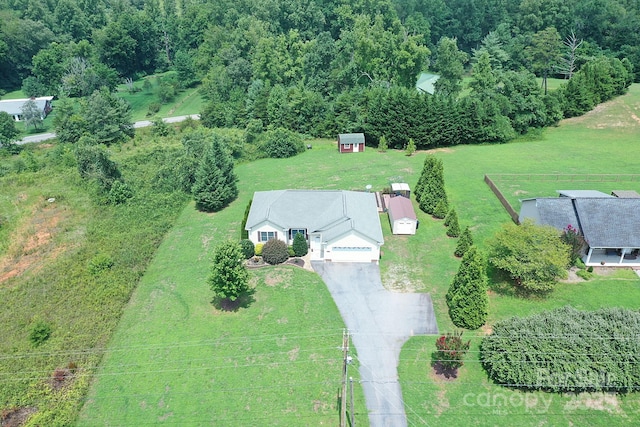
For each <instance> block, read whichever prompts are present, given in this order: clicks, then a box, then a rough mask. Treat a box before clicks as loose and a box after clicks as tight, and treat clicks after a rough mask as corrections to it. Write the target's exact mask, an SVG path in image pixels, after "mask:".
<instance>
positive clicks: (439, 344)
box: [433, 332, 471, 370]
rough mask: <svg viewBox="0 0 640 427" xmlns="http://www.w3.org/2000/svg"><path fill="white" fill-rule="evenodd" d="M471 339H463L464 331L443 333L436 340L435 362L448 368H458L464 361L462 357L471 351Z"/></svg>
mask: <svg viewBox="0 0 640 427" xmlns="http://www.w3.org/2000/svg"><path fill="white" fill-rule="evenodd" d="M470 344H471V341H467V342H464V341H462V332H454V333H450V332H447V334H446V335H441V336H440V337H439V338H438V339H437V340H436V348H437V349H438V350H437V351H436V354H435V357H436V359H435V360H433V362H434V363H437V364H440V365H442V366H443V367H445V368H448V369H454V370H456V369H458V368H459V367H461V366H462V365H464V362H463V361H462V359H463V358H464V355H465V354H466V353H467V351H469V346H470Z"/></svg>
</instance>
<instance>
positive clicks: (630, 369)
mask: <svg viewBox="0 0 640 427" xmlns="http://www.w3.org/2000/svg"><path fill="white" fill-rule="evenodd" d="M639 335H640V312H639V311H637V310H629V309H624V308H604V309H600V310H597V311H579V310H576V309H575V308H573V307H564V308H559V309H555V310H550V311H543V312H541V313H538V314H536V315H533V316H528V317H512V318H510V319H506V320H503V321H500V322H497V323H496V324H495V325H494V326H493V332H492V333H491V335H489V336H487V337H485V338H483V340H482V343H481V345H480V359H481V361H482V365H483V367H484V369H485V370H486V371H487V374H488V375H489V378H491V379H492V380H493V381H494V382H495V383H497V384H500V385H503V386H508V387H512V388H518V389H523V390H544V391H551V392H557V393H580V392H617V393H627V392H632V391H637V389H638V388H639V387H640V369H638V354H640V340H638V339H636V337H638V336H639Z"/></svg>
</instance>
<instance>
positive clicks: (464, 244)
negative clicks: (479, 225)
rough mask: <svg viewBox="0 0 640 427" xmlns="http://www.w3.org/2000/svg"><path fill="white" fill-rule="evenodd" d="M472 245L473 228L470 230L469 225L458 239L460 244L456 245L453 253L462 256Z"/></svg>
mask: <svg viewBox="0 0 640 427" xmlns="http://www.w3.org/2000/svg"><path fill="white" fill-rule="evenodd" d="M471 246H473V237H472V236H471V230H469V227H465V228H464V230H463V231H462V234H461V235H460V238H459V239H458V244H457V245H456V250H455V252H454V253H453V254H454V255H455V256H457V257H462V256H464V254H466V253H467V251H468V250H469V248H470V247H471Z"/></svg>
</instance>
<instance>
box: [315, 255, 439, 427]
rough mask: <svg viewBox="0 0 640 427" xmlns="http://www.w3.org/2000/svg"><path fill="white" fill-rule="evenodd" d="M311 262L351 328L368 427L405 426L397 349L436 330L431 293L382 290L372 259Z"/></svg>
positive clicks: (405, 419) (378, 270) (398, 352)
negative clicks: (365, 403) (364, 260)
mask: <svg viewBox="0 0 640 427" xmlns="http://www.w3.org/2000/svg"><path fill="white" fill-rule="evenodd" d="M312 265H313V269H314V270H315V271H316V272H317V273H318V274H319V275H320V276H321V277H322V280H323V281H324V282H325V283H326V284H327V287H328V288H329V291H330V292H331V295H332V296H333V299H334V301H335V302H336V305H337V306H338V309H339V310H340V314H341V315H342V318H343V319H344V322H345V324H346V325H347V328H348V329H349V332H350V333H351V338H352V340H353V344H354V345H355V347H356V350H357V353H358V362H359V363H360V380H361V382H362V387H363V389H364V395H365V400H366V402H367V409H368V411H369V421H370V424H371V427H382V426H384V427H387V426H389V427H404V426H406V425H407V417H406V414H405V405H404V400H403V399H402V390H401V389H400V383H399V382H398V361H399V357H400V350H401V349H402V345H403V344H404V343H405V342H406V341H407V340H408V339H409V337H411V336H413V335H426V334H437V333H438V325H437V323H436V317H435V314H434V312H433V304H432V302H431V297H430V296H429V294H416V293H398V292H391V291H387V290H386V289H384V287H383V286H382V281H381V280H380V269H379V267H378V265H376V264H368V263H330V262H327V263H323V262H313V263H312Z"/></svg>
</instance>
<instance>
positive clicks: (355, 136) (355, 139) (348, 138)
mask: <svg viewBox="0 0 640 427" xmlns="http://www.w3.org/2000/svg"><path fill="white" fill-rule="evenodd" d="M338 142H340V144H363V143H364V133H341V134H339V135H338Z"/></svg>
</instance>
